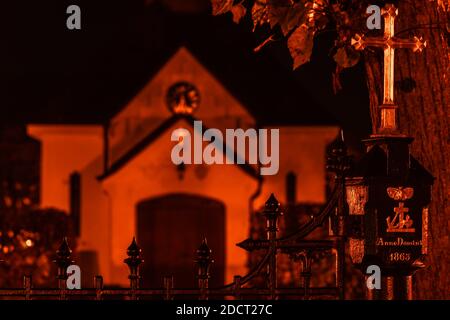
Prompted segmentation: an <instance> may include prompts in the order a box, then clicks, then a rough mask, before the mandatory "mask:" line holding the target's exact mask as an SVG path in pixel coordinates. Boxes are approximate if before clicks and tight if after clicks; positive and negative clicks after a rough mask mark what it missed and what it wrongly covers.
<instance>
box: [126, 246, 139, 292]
mask: <svg viewBox="0 0 450 320" xmlns="http://www.w3.org/2000/svg"><path fill="white" fill-rule="evenodd" d="M127 255H128V258H126V259H125V260H124V262H125V263H126V264H127V265H128V268H129V269H130V275H129V276H128V279H130V287H131V290H136V289H138V288H139V279H140V276H139V265H140V264H141V263H142V262H144V259H142V249H141V248H140V247H139V246H138V244H137V242H136V238H135V237H133V240H132V241H131V244H130V246H129V247H128V249H127Z"/></svg>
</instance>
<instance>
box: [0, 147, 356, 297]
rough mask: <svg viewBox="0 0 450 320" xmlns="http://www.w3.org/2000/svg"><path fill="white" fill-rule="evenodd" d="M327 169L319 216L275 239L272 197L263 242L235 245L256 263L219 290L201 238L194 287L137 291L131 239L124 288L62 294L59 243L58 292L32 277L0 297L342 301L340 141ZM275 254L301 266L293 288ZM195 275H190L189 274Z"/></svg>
mask: <svg viewBox="0 0 450 320" xmlns="http://www.w3.org/2000/svg"><path fill="white" fill-rule="evenodd" d="M327 168H328V169H329V170H330V171H332V172H335V174H336V175H335V188H334V191H333V193H332V194H331V197H330V199H329V200H328V202H327V204H326V205H325V206H324V208H323V209H322V210H321V212H320V213H319V214H317V215H315V216H312V217H311V219H310V220H309V221H308V222H307V223H305V224H304V225H302V226H301V227H300V228H299V229H298V230H297V231H296V232H294V233H293V234H291V235H288V236H285V237H278V220H279V218H280V216H281V215H282V212H281V208H280V203H279V202H278V200H277V199H276V198H275V196H274V195H273V194H272V195H271V196H270V198H269V199H268V200H267V202H266V203H265V208H264V211H263V215H264V217H265V219H266V238H265V239H247V240H245V241H243V242H241V243H239V244H238V246H239V247H241V248H242V249H244V250H246V251H248V252H252V251H256V250H260V251H262V252H263V255H262V258H261V260H260V261H259V263H258V264H257V265H256V266H255V267H254V268H252V270H251V271H250V272H249V273H248V274H247V275H245V276H235V277H234V280H233V282H232V283H230V284H227V285H225V286H222V287H218V288H211V287H210V286H209V279H210V276H211V275H210V266H211V264H212V263H213V256H212V251H211V249H210V248H209V247H208V244H207V241H206V239H204V240H203V242H202V243H201V245H200V246H199V247H198V249H197V251H196V257H195V258H194V262H195V264H196V267H197V274H196V275H195V276H196V278H197V282H198V286H197V288H188V289H182V288H175V287H174V278H173V277H165V278H164V281H163V283H164V286H163V287H162V288H154V289H152V288H141V287H140V280H141V275H140V273H139V269H140V265H141V264H142V263H143V258H142V250H141V249H140V248H139V246H138V244H137V242H136V240H135V239H134V238H133V240H132V242H131V244H130V246H129V247H128V249H127V255H128V257H127V258H126V259H125V260H124V263H125V264H126V265H127V266H128V268H129V276H128V279H129V283H130V285H129V287H128V288H114V289H110V288H105V287H104V285H103V278H102V276H95V278H94V286H93V288H90V289H73V290H69V289H67V284H66V281H67V279H68V274H67V267H68V266H69V265H71V264H72V263H73V261H72V259H71V249H70V248H69V245H68V242H67V239H64V240H63V242H62V244H61V246H60V247H59V249H58V250H57V252H56V259H55V261H54V262H55V263H56V265H57V267H58V268H57V281H58V286H57V288H52V289H40V288H33V285H32V278H31V276H25V277H24V280H23V288H18V289H0V298H4V299H5V298H6V299H22V300H23V299H24V300H32V299H59V300H68V299H76V300H78V299H80V300H86V299H87V300H103V299H129V300H138V299H164V300H173V299H178V298H184V299H200V300H208V299H236V300H241V299H246V298H251V299H282V298H285V299H289V298H291V299H317V298H318V299H325V298H328V299H344V297H345V292H344V274H345V238H344V231H343V220H344V219H343V217H344V210H345V206H344V201H345V199H344V196H345V195H344V192H343V191H344V185H343V183H344V174H345V172H346V170H347V169H348V157H347V155H346V150H345V146H344V144H343V141H341V140H338V141H337V142H336V144H335V145H334V148H333V149H332V150H331V154H330V157H329V159H328V166H327ZM327 219H329V229H330V231H329V237H328V238H327V239H324V240H307V239H305V237H307V236H308V235H310V234H311V233H312V232H313V231H314V230H315V229H317V228H318V227H320V226H322V225H323V224H324V223H325V222H326V220H327ZM318 252H320V253H326V254H329V255H334V257H335V266H334V269H335V270H334V273H335V281H334V285H332V286H325V287H313V286H311V279H312V277H313V276H314V274H313V272H312V270H311V264H312V259H313V256H314V254H316V253H318ZM280 254H287V255H288V256H289V258H290V259H291V260H292V261H295V262H298V263H299V264H300V266H301V270H300V279H301V281H300V283H298V284H297V285H295V286H294V287H288V288H287V287H281V286H279V285H278V279H277V278H278V271H277V259H278V257H279V255H280ZM193 276H194V275H193ZM258 276H262V277H263V278H264V280H265V281H264V282H265V285H263V286H255V285H253V284H252V280H253V279H255V278H256V277H258Z"/></svg>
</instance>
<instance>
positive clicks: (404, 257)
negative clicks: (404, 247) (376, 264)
mask: <svg viewBox="0 0 450 320" xmlns="http://www.w3.org/2000/svg"><path fill="white" fill-rule="evenodd" d="M410 259H411V254H410V253H405V252H393V253H391V254H389V260H390V261H409V260H410Z"/></svg>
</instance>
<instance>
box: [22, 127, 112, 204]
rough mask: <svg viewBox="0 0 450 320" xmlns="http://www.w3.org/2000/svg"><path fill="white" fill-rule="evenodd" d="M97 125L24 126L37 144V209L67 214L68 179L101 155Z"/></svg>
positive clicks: (101, 143)
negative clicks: (39, 193) (38, 163)
mask: <svg viewBox="0 0 450 320" xmlns="http://www.w3.org/2000/svg"><path fill="white" fill-rule="evenodd" d="M102 132H103V129H102V127H101V126H98V125H28V126H27V133H28V135H29V136H31V137H33V138H35V139H37V140H39V141H40V142H41V185H40V192H41V202H40V205H41V207H51V208H57V209H61V210H64V211H66V212H67V211H68V210H69V187H70V186H69V177H70V174H71V173H73V172H74V171H80V170H82V169H83V168H84V167H85V166H86V165H87V164H88V163H89V162H91V161H92V160H93V159H94V158H95V157H97V156H99V155H100V154H101V152H102V148H103V147H102V146H103V138H102V137H103V133H102Z"/></svg>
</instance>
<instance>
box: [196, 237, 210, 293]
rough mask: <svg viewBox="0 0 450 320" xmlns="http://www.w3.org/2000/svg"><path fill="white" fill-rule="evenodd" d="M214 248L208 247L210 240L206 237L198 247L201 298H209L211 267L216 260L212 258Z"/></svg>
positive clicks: (197, 260)
mask: <svg viewBox="0 0 450 320" xmlns="http://www.w3.org/2000/svg"><path fill="white" fill-rule="evenodd" d="M211 253H212V250H211V249H210V248H209V247H208V241H207V240H206V238H203V241H202V243H201V244H200V246H199V247H198V249H197V256H196V259H195V263H196V264H197V266H198V274H197V279H198V286H199V289H200V299H201V300H207V299H208V296H207V293H206V291H207V289H208V286H209V278H210V274H209V269H210V267H211V264H213V263H214V260H213V259H212V258H211Z"/></svg>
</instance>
